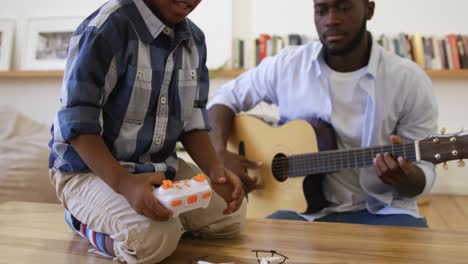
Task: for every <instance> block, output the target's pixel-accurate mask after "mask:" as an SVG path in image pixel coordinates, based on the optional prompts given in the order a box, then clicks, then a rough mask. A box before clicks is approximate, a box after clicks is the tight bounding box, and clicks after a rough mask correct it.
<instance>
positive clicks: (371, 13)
mask: <svg viewBox="0 0 468 264" xmlns="http://www.w3.org/2000/svg"><path fill="white" fill-rule="evenodd" d="M374 10H375V2H374V1H369V3H367V8H366V19H367V20H371V19H372V17H373V16H374Z"/></svg>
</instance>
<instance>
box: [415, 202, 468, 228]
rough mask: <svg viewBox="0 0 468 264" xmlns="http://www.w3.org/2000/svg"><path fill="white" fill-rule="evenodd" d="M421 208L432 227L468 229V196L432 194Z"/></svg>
mask: <svg viewBox="0 0 468 264" xmlns="http://www.w3.org/2000/svg"><path fill="white" fill-rule="evenodd" d="M425 198H426V199H427V200H426V201H427V202H423V203H422V204H421V205H420V206H419V208H420V213H421V214H422V215H424V216H426V218H427V222H428V225H429V227H430V228H431V229H443V230H463V231H468V196H453V195H430V196H428V197H425Z"/></svg>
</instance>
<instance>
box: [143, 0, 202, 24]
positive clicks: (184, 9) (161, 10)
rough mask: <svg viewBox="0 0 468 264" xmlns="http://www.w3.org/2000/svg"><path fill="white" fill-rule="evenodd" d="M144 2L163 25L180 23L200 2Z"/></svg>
mask: <svg viewBox="0 0 468 264" xmlns="http://www.w3.org/2000/svg"><path fill="white" fill-rule="evenodd" d="M144 2H145V3H146V5H147V6H148V7H149V8H150V9H151V11H153V13H154V14H155V15H156V16H158V18H159V19H161V20H162V21H163V22H164V23H166V24H168V25H175V24H178V23H180V22H182V21H183V20H184V19H185V17H187V16H188V15H189V14H190V12H192V11H193V10H194V9H195V8H196V7H197V6H198V4H199V3H200V2H201V0H144Z"/></svg>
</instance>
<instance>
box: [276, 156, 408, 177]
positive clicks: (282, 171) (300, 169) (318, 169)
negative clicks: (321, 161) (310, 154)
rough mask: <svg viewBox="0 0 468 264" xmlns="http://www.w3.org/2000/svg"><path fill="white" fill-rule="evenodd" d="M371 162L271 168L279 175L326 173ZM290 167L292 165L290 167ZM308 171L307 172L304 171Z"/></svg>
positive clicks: (366, 164)
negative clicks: (349, 164) (341, 165)
mask: <svg viewBox="0 0 468 264" xmlns="http://www.w3.org/2000/svg"><path fill="white" fill-rule="evenodd" d="M410 158H411V157H410ZM371 166H372V163H371V162H358V163H357V164H355V165H352V166H343V167H341V168H337V167H328V166H313V164H312V166H311V165H310V164H300V165H297V164H295V165H292V166H289V167H288V166H273V168H272V170H273V171H274V174H276V175H278V176H281V175H305V174H318V173H326V172H333V171H339V170H342V169H357V168H364V167H371ZM290 167H293V169H291V168H290ZM304 171H309V172H304Z"/></svg>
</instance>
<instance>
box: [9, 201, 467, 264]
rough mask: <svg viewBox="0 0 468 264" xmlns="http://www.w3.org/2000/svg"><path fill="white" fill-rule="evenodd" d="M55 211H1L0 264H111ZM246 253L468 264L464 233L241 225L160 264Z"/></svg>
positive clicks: (240, 257)
mask: <svg viewBox="0 0 468 264" xmlns="http://www.w3.org/2000/svg"><path fill="white" fill-rule="evenodd" d="M88 248H89V244H88V243H87V242H86V241H84V240H83V239H81V238H80V237H78V236H77V235H75V234H73V232H72V231H71V230H70V229H69V228H68V227H67V226H66V224H65V222H64V220H63V210H62V208H61V206H60V205H58V204H40V203H25V202H7V203H3V204H0V263H96V264H99V263H115V262H112V261H110V260H107V259H104V258H101V257H97V256H94V255H90V254H88V253H87V250H88ZM252 249H262V250H276V251H277V252H279V253H282V254H284V255H286V256H288V257H289V259H288V260H287V261H286V263H287V264H288V263H328V264H330V263H334V264H338V263H340V264H348V263H356V264H358V263H359V264H367V263H372V264H375V263H379V264H387V263H392V264H393V263H395V264H396V263H413V264H417V263H421V264H422V263H424V264H427V263H468V232H456V231H442V230H429V229H418V228H402V227H378V226H366V225H349V224H332V223H306V222H293V221H277V220H276V221H273V220H258V219H256V220H253V219H252V220H248V221H247V223H246V226H245V229H244V231H243V234H242V235H241V236H240V237H239V238H236V239H231V240H182V241H181V242H180V245H179V247H178V249H177V250H176V252H175V253H174V254H173V255H172V256H171V257H170V258H168V259H167V260H166V261H164V262H163V263H165V264H166V263H167V264H183V263H190V260H191V259H194V258H197V257H201V256H208V257H207V258H206V259H205V260H206V261H210V262H217V263H221V262H234V263H236V264H237V263H257V261H256V258H255V254H254V253H252V252H251V250H252Z"/></svg>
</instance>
